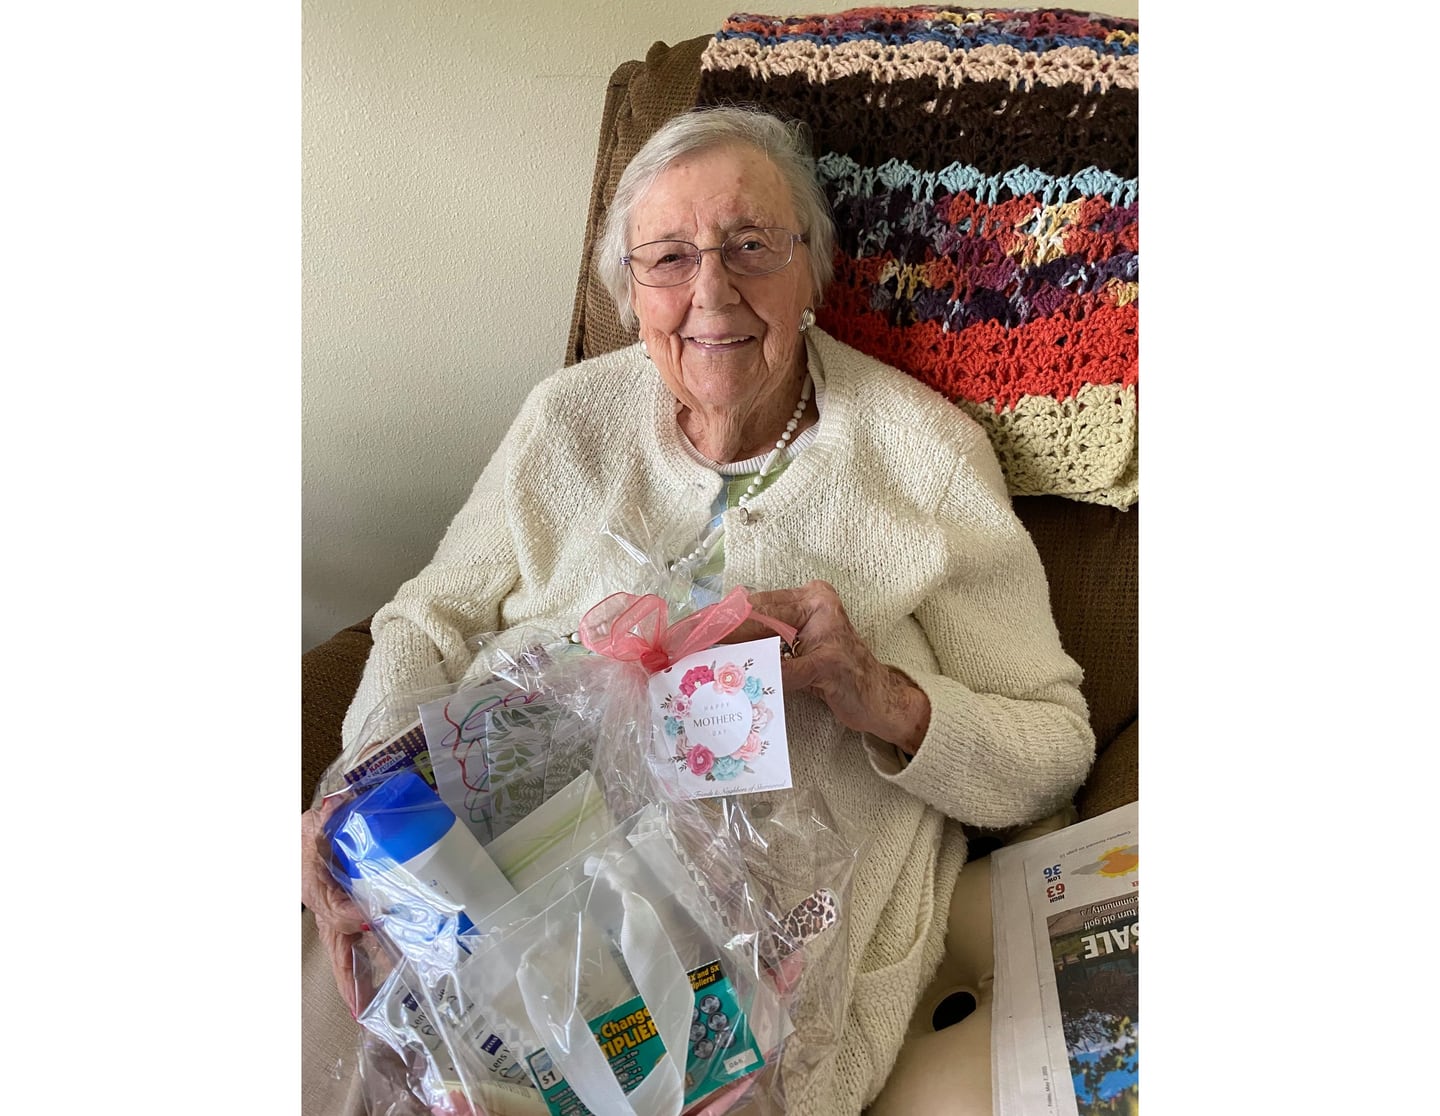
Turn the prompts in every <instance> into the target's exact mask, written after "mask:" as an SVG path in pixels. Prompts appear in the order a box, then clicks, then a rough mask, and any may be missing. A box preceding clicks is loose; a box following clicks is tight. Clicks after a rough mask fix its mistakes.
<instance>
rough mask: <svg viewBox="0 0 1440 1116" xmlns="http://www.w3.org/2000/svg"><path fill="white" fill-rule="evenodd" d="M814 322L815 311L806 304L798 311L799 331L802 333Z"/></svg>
mask: <svg viewBox="0 0 1440 1116" xmlns="http://www.w3.org/2000/svg"><path fill="white" fill-rule="evenodd" d="M814 324H815V311H814V310H811V309H810V307H808V306H807V307H805V309H804V310H801V311H800V332H801V333H804V332H805V331H806V330H807V329H809V328H810V327H811V326H812V325H814Z"/></svg>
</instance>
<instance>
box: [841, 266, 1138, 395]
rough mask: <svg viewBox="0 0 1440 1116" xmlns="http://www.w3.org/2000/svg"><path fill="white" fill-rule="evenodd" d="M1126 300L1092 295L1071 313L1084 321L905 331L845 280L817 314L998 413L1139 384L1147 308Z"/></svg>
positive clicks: (870, 349) (849, 338)
mask: <svg viewBox="0 0 1440 1116" xmlns="http://www.w3.org/2000/svg"><path fill="white" fill-rule="evenodd" d="M1123 297H1124V296H1123V292H1122V291H1121V290H1119V289H1112V290H1107V291H1102V292H1097V293H1095V294H1090V295H1084V296H1082V297H1081V298H1079V299H1077V300H1076V301H1075V303H1074V305H1073V306H1072V307H1071V308H1070V311H1071V313H1074V314H1075V315H1076V316H1077V317H1076V318H1071V317H1069V316H1068V315H1067V316H1064V317H1061V316H1056V317H1050V318H1041V319H1039V320H1038V321H1033V322H1027V323H1026V324H1024V325H1021V326H1015V327H1006V326H1001V325H998V324H996V323H994V322H978V323H976V324H975V325H972V326H970V327H968V328H966V329H962V330H959V331H951V330H947V329H945V328H944V326H942V325H941V324H940V323H938V322H913V323H911V324H910V325H909V326H907V327H906V328H905V329H903V330H897V329H895V328H893V327H892V326H891V324H890V323H889V322H888V321H886V320H885V318H884V317H883V316H882V315H880V314H877V313H875V312H874V311H872V310H870V309H869V308H868V307H867V306H864V305H861V304H860V303H861V302H862V300H863V299H864V298H865V295H864V294H863V293H862V292H860V291H856V290H854V289H853V288H849V287H842V286H841V285H840V284H838V283H837V284H835V285H834V286H832V287H831V288H830V289H829V290H828V291H827V292H826V295H825V303H824V305H823V306H821V307H820V309H819V311H818V313H817V315H816V317H817V320H818V321H819V323H820V326H821V328H822V329H824V330H825V331H826V332H828V333H831V334H833V335H834V336H836V337H838V338H839V339H840V340H842V341H844V342H845V343H846V344H847V345H850V346H852V347H854V348H856V349H859V350H860V351H861V352H864V353H869V354H870V355H871V356H873V357H875V358H876V359H877V360H881V361H884V362H885V363H886V364H891V365H894V366H895V367H896V368H899V369H901V370H902V371H905V372H908V373H910V374H911V375H912V376H915V377H916V378H917V379H919V380H921V381H922V382H924V383H927V384H929V385H930V386H931V387H933V388H934V389H935V390H936V391H938V392H940V393H941V394H942V395H944V396H945V397H946V398H947V399H951V400H956V401H958V400H962V399H963V400H966V401H968V402H971V403H991V404H993V405H994V408H995V410H996V411H997V412H998V411H1001V410H1004V409H1005V408H1008V407H1014V406H1015V405H1016V404H1017V403H1018V402H1019V401H1020V400H1021V399H1022V398H1023V397H1024V396H1027V395H1048V396H1050V397H1051V398H1052V399H1057V400H1065V399H1069V398H1071V397H1072V396H1074V395H1075V394H1076V392H1078V391H1079V390H1080V388H1081V387H1082V386H1084V385H1085V384H1120V385H1122V386H1125V387H1130V386H1134V385H1136V384H1137V383H1138V382H1139V375H1138V357H1139V352H1138V350H1139V324H1140V315H1139V307H1138V306H1137V305H1136V303H1135V302H1134V301H1128V302H1123V303H1122V301H1121V300H1122V298H1123ZM1077 319H1078V320H1077Z"/></svg>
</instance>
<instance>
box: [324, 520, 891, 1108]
mask: <svg viewBox="0 0 1440 1116" xmlns="http://www.w3.org/2000/svg"><path fill="white" fill-rule="evenodd" d="M606 540H607V545H608V552H609V555H610V561H609V562H608V564H605V565H602V566H601V567H600V568H601V570H602V578H601V582H602V584H606V583H607V582H608V585H619V586H621V587H622V588H623V591H626V592H629V591H630V590H637V591H639V592H638V593H637V595H643V594H644V592H645V591H646V590H650V591H653V594H654V596H655V597H657V598H659V599H660V600H662V601H664V602H665V606H666V607H665V609H664V610H662V613H663V614H664V615H665V617H666V619H667V621H668V625H669V626H670V627H671V628H674V627H675V626H676V625H678V624H684V623H686V622H690V621H693V620H694V618H695V614H696V612H697V609H696V607H695V602H696V601H697V600H709V601H712V602H713V600H714V599H715V595H714V594H713V593H712V594H710V595H709V596H708V597H706V596H705V595H704V594H703V590H701V589H697V588H696V587H694V586H693V585H691V583H690V582H689V579H688V578H687V577H686V576H685V575H684V573H683V570H682V571H681V572H679V573H677V572H676V571H675V570H673V569H671V568H669V567H668V566H667V565H666V564H665V563H664V562H663V561H662V560H661V558H660V556H659V555H660V551H661V548H660V547H659V546H657V545H656V543H655V541H654V540H652V539H649V538H648V536H647V535H646V533H645V531H644V528H643V525H640V526H639V527H638V528H634V527H632V528H630V529H629V530H626V531H623V532H617V531H614V530H612V531H609V532H607V533H606ZM607 587H608V586H607ZM605 595H606V594H604V593H600V594H597V597H600V598H603V597H604V596H605ZM597 603H598V602H597ZM701 619H702V620H703V617H702V618H701ZM692 626H693V625H692ZM661 634H663V633H661ZM471 646H472V648H473V649H474V651H475V655H474V658H473V659H472V660H470V661H469V662H468V663H466V664H464V665H463V669H460V668H451V667H450V666H449V665H447V664H442V665H441V666H440V667H438V668H435V669H434V670H433V671H432V672H431V674H430V675H429V676H427V677H426V678H425V679H423V680H422V683H421V684H420V685H419V686H417V687H416V688H415V689H414V690H412V691H411V692H408V693H403V694H392V695H390V696H389V697H388V698H387V699H386V700H385V702H383V703H382V704H381V705H380V706H379V707H377V708H376V710H374V711H373V712H372V714H371V715H370V717H369V718H368V720H367V723H366V726H365V729H364V730H363V731H362V733H361V736H360V738H359V741H358V742H357V743H356V745H355V746H354V747H352V748H350V749H348V750H347V751H346V753H345V754H344V755H342V756H341V757H340V759H339V760H337V761H336V763H335V764H334V765H332V767H331V769H330V770H329V771H328V772H327V774H326V776H325V778H324V779H322V782H321V786H320V788H319V790H318V792H317V804H318V803H320V801H321V800H322V799H323V800H324V802H323V816H324V817H325V818H326V819H327V820H326V825H325V827H324V832H323V833H322V836H321V838H320V840H321V846H322V847H321V850H320V851H321V855H322V857H323V858H324V859H325V862H326V863H327V864H329V866H330V869H331V872H332V874H333V875H334V876H335V878H336V879H337V881H339V882H340V883H341V885H342V886H343V887H345V888H346V890H347V891H349V892H350V894H351V895H352V897H354V898H355V900H356V902H357V903H358V904H359V905H360V907H361V909H362V910H363V911H364V912H365V914H366V916H367V918H368V919H369V925H370V928H371V929H370V930H369V931H368V932H366V933H364V934H363V935H362V936H361V940H360V943H359V945H357V946H356V947H355V950H354V960H355V972H356V989H355V991H356V995H357V1002H359V1003H360V1004H361V1010H360V1011H359V1014H358V1021H359V1023H360V1025H361V1027H362V1033H361V1038H360V1042H359V1044H358V1047H357V1064H358V1068H359V1070H360V1074H361V1080H362V1083H363V1091H364V1094H365V1098H366V1103H367V1105H369V1107H370V1111H371V1112H383V1113H393V1114H395V1116H399V1114H401V1113H405V1112H425V1111H427V1110H428V1111H430V1112H432V1113H437V1114H440V1113H446V1114H449V1113H457V1114H465V1113H477V1114H485V1116H511V1114H515V1116H532V1114H533V1116H546V1114H549V1113H556V1114H563V1116H574V1114H578V1113H583V1112H586V1111H589V1112H592V1113H595V1114H597V1116H610V1114H612V1113H613V1114H615V1116H631V1114H634V1116H681V1114H682V1113H684V1114H686V1116H700V1114H703V1116H721V1114H722V1113H725V1112H729V1111H732V1110H734V1111H737V1112H740V1111H743V1112H745V1113H752V1112H753V1113H762V1112H783V1111H784V1110H785V1098H786V1096H787V1095H791V1096H794V1095H798V1094H799V1093H801V1092H803V1091H804V1090H805V1087H806V1083H807V1081H808V1080H809V1079H810V1077H811V1076H812V1075H814V1074H819V1073H824V1072H826V1067H827V1065H828V1061H829V1059H830V1058H832V1057H833V1055H834V1053H835V1051H836V1049H837V1047H838V1043H839V1036H840V1031H841V1026H842V1024H843V1004H844V1002H845V997H846V995H847V989H846V987H845V975H844V974H845V955H846V948H847V934H848V919H847V912H848V910H849V898H850V883H851V879H852V876H853V872H854V868H855V865H856V862H857V860H858V858H859V857H860V855H862V853H863V846H864V844H865V841H866V838H865V836H864V835H863V834H861V833H858V832H857V831H856V830H855V828H854V827H853V826H851V825H850V824H849V823H847V822H846V821H845V820H844V819H840V818H837V817H836V816H835V815H834V814H833V813H832V811H831V810H830V809H829V807H828V806H827V804H826V802H825V801H824V798H823V796H822V795H820V793H819V792H818V791H816V790H814V789H803V788H795V789H787V790H780V791H771V792H766V793H759V794H746V795H726V796H721V797H714V798H707V799H701V800H689V801H687V800H682V799H679V798H677V797H676V796H675V788H674V783H673V779H672V778H671V777H670V773H671V770H672V769H673V764H672V762H671V761H670V760H669V759H668V758H667V757H666V756H664V755H663V751H662V750H660V749H657V748H656V747H654V746H653V745H652V721H651V713H650V709H649V704H648V702H647V700H646V690H647V682H648V678H649V674H650V670H651V669H653V667H654V660H653V658H652V659H651V660H650V663H649V665H648V667H647V665H642V664H641V663H639V662H635V661H629V662H626V661H617V660H615V659H612V658H608V657H606V656H604V655H600V654H595V653H592V652H591V651H589V650H587V649H585V648H584V647H581V646H579V645H578V644H577V642H576V640H575V637H574V636H572V635H571V634H570V633H568V632H565V631H564V630H563V627H560V626H556V627H541V626H526V627H522V628H517V629H511V630H507V631H505V632H502V633H496V634H489V635H486V636H483V637H479V638H477V639H475V640H472V641H471ZM447 678H454V679H455V680H453V681H452V680H447ZM340 1068H341V1069H344V1068H346V1067H340Z"/></svg>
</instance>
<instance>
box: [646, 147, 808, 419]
mask: <svg viewBox="0 0 1440 1116" xmlns="http://www.w3.org/2000/svg"><path fill="white" fill-rule="evenodd" d="M746 228H782V229H789V230H790V231H792V232H805V231H807V230H804V229H801V228H800V226H799V220H798V218H797V216H796V214H795V208H794V205H793V204H792V203H791V200H790V192H789V190H788V189H787V188H786V186H785V181H784V179H783V178H782V177H781V175H780V172H779V170H777V169H776V167H775V165H774V164H773V163H771V162H770V160H769V159H767V158H766V157H765V155H764V154H763V153H762V152H760V151H758V150H755V149H754V148H751V147H746V146H740V145H731V146H726V147H720V148H716V149H714V150H711V151H705V152H699V153H696V154H694V155H689V156H685V157H683V158H681V159H678V160H677V161H675V162H674V163H672V164H670V166H669V167H668V168H666V170H665V171H664V172H663V173H662V174H661V175H660V176H659V177H658V178H657V179H656V180H655V182H654V183H653V184H652V185H651V187H650V189H649V190H648V191H646V193H645V195H644V197H642V198H641V199H640V201H639V203H638V204H637V205H636V207H635V216H634V218H633V220H632V221H631V225H630V230H629V233H630V238H629V240H630V244H631V245H632V246H634V245H640V244H644V243H647V242H649V241H652V240H667V239H675V240H688V241H690V242H692V243H694V244H696V245H698V246H699V247H701V248H715V247H718V246H719V245H720V244H721V243H722V242H723V241H724V240H725V238H726V237H728V236H730V235H731V234H733V233H735V232H738V231H740V230H742V229H746ZM808 250H809V249H807V248H806V247H805V245H803V244H796V245H795V256H794V258H793V259H792V260H791V261H790V263H789V264H788V265H786V266H785V267H783V268H781V269H780V270H779V271H776V272H772V273H771V274H769V275H758V276H740V275H733V274H731V273H730V271H729V270H727V269H726V267H725V265H724V263H723V262H722V261H721V259H720V253H719V252H706V253H704V255H703V256H702V258H701V259H702V262H701V265H700V273H699V274H698V275H696V276H695V278H693V279H691V280H690V281H689V282H687V283H682V284H680V285H679V286H674V287H645V286H641V285H640V284H639V283H636V282H634V281H633V279H632V281H631V285H630V286H631V297H632V301H633V304H634V308H635V315H636V317H637V318H638V319H639V321H640V336H641V338H642V339H643V340H644V341H645V343H646V347H647V349H648V351H649V353H650V357H651V359H652V360H653V361H654V362H655V366H656V368H657V369H658V370H659V372H660V375H661V376H662V377H663V378H664V380H665V382H666V385H667V386H668V387H669V388H670V390H671V392H672V393H673V394H675V396H676V397H677V398H678V399H679V400H680V402H681V403H682V404H684V405H685V406H686V407H688V408H690V409H691V410H692V411H696V410H698V411H701V412H704V411H709V410H712V409H717V410H723V411H728V412H731V413H732V414H733V415H734V416H735V417H737V418H738V419H739V421H740V422H741V423H745V424H748V423H749V422H750V421H751V420H755V419H758V418H762V417H763V416H765V415H767V414H768V413H769V412H771V411H774V410H776V409H777V408H779V409H781V410H783V411H784V412H786V413H787V414H788V411H789V409H790V408H791V407H793V406H794V403H795V397H796V394H797V392H798V390H799V385H800V382H801V380H802V379H803V376H804V370H805V346H804V338H803V336H802V335H801V333H800V332H799V327H800V314H801V311H803V310H804V309H805V307H807V306H810V305H811V304H813V303H814V302H815V297H814V292H813V290H812V285H811V279H810V268H809V261H808V259H807V258H806V256H805V253H806V252H807V251H808ZM782 423H783V420H782ZM771 436H772V437H773V435H771Z"/></svg>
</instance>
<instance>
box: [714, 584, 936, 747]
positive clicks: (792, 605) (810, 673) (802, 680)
mask: <svg viewBox="0 0 1440 1116" xmlns="http://www.w3.org/2000/svg"><path fill="white" fill-rule="evenodd" d="M750 604H751V606H752V607H753V608H754V609H755V611H756V612H763V613H764V614H765V615H767V616H773V617H774V618H775V619H777V620H783V621H784V622H785V623H787V624H789V625H790V626H791V627H793V628H795V629H796V633H797V634H796V641H797V642H796V646H797V647H798V651H797V653H796V655H795V656H794V658H790V659H786V660H784V661H783V662H782V664H781V678H782V681H783V685H784V687H785V689H786V690H808V691H809V692H811V693H813V694H815V695H816V696H817V697H819V698H820V699H821V700H822V701H824V702H825V704H826V705H828V706H829V707H830V711H831V712H832V713H834V714H835V719H836V720H837V721H839V722H840V723H841V724H842V725H844V726H845V727H846V728H852V729H855V730H856V731H858V732H863V733H866V734H868V735H870V736H873V737H875V738H876V739H878V740H884V741H885V742H887V743H889V744H894V745H895V746H896V747H897V748H899V749H900V750H901V751H903V752H906V753H907V754H909V755H912V756H913V755H914V754H915V752H916V750H917V749H918V748H919V747H920V742H921V741H922V740H924V739H925V731H926V729H928V728H929V727H930V699H929V698H927V697H926V696H925V692H924V691H923V690H921V689H920V687H919V686H917V685H915V683H914V682H913V681H912V680H911V679H910V678H909V677H908V676H907V675H906V674H905V673H904V672H902V671H900V670H898V669H896V668H895V667H892V666H887V665H886V664H884V663H882V662H880V661H879V660H878V659H876V658H875V656H874V655H873V654H872V653H871V651H870V648H869V647H868V646H867V645H866V643H865V641H864V640H863V639H861V638H860V634H859V633H858V632H856V631H855V629H854V628H853V627H852V626H851V624H850V618H849V617H848V616H847V615H846V614H845V606H844V605H843V604H841V603H840V595H839V594H838V593H836V592H835V587H834V586H832V585H830V584H829V583H828V582H824V581H811V582H809V583H808V584H806V585H802V586H800V587H799V588H798V589H775V590H771V591H768V592H755V593H751V594H750ZM772 634H773V633H772V632H771V630H770V629H769V628H766V627H765V626H764V625H762V624H760V623H759V621H756V620H747V621H746V622H745V623H744V624H742V625H741V626H740V627H739V628H738V629H736V631H735V633H734V634H733V635H731V636H730V637H729V641H733V642H739V641H741V640H747V639H760V638H761V637H763V636H767V635H772Z"/></svg>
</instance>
